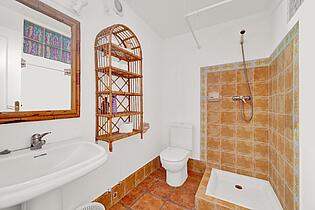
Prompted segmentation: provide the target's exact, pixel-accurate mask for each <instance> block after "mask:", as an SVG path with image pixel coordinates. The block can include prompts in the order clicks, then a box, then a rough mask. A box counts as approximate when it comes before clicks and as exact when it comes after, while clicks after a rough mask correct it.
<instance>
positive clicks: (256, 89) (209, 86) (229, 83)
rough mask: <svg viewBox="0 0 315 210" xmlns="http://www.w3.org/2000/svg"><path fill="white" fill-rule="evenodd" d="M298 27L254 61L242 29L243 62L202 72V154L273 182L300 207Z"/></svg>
mask: <svg viewBox="0 0 315 210" xmlns="http://www.w3.org/2000/svg"><path fill="white" fill-rule="evenodd" d="M298 31H299V26H298V24H297V25H296V26H295V27H294V28H293V29H292V30H291V31H290V32H289V33H288V34H287V36H286V37H285V38H284V39H283V41H282V42H281V43H280V44H279V46H278V47H277V48H276V49H275V50H274V52H273V53H272V54H271V56H270V57H268V58H264V59H258V60H251V61H245V58H246V48H245V50H244V39H245V46H246V36H250V34H248V35H246V36H245V38H244V34H245V31H242V32H241V42H240V44H241V46H240V58H242V57H243V58H244V62H243V61H242V62H239V63H229V64H222V65H216V66H207V67H202V68H201V71H200V72H201V75H200V79H201V87H200V91H201V93H200V94H201V101H200V105H201V107H200V110H201V114H200V117H201V119H200V120H201V122H200V125H201V144H200V145H201V147H200V151H201V159H202V160H203V161H205V162H206V163H207V166H208V168H211V169H220V170H224V171H228V172H232V173H236V174H241V175H246V176H249V177H254V178H258V179H260V180H266V181H269V183H270V185H271V186H272V189H273V191H274V192H275V194H276V196H277V198H278V200H279V202H280V203H281V206H282V208H283V209H288V210H293V209H296V210H297V209H299V190H298V186H299V139H298V126H299V119H298V98H299V95H298V88H299V85H298V84H299V81H298V72H299V66H298V44H299V39H298V38H299V37H298ZM236 35H237V34H236ZM242 55H243V56H242ZM209 176H210V175H209ZM209 183H210V182H209ZM236 184H237V183H236ZM205 187H206V186H205ZM202 199H205V197H202V196H201V198H200V199H199V198H198V197H196V201H197V203H198V202H199V200H202ZM209 202H210V201H209ZM265 202H268V201H265ZM197 205H198V204H197ZM197 209H198V208H197ZM275 209H277V208H275Z"/></svg>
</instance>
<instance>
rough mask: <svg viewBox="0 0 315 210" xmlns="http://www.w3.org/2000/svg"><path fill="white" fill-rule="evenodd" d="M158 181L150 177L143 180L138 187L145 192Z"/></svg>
mask: <svg viewBox="0 0 315 210" xmlns="http://www.w3.org/2000/svg"><path fill="white" fill-rule="evenodd" d="M157 181H158V179H157V178H156V177H154V176H148V177H147V178H145V180H143V181H142V182H141V183H140V184H139V185H138V186H137V187H139V188H143V189H144V190H148V189H149V188H150V187H151V186H152V185H153V184H154V183H155V182H157Z"/></svg>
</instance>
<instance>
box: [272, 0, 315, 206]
mask: <svg viewBox="0 0 315 210" xmlns="http://www.w3.org/2000/svg"><path fill="white" fill-rule="evenodd" d="M314 8H315V1H312V0H305V1H304V4H303V5H302V6H301V8H300V9H299V11H298V12H297V13H296V15H295V16H294V17H293V19H292V20H291V21H290V22H287V11H286V9H287V6H286V1H284V0H283V1H282V3H281V4H280V5H279V7H278V8H277V9H276V10H275V11H274V14H273V15H272V16H271V17H270V18H271V20H272V22H273V27H272V28H273V30H272V31H273V39H272V41H273V43H272V44H273V47H275V46H276V44H277V42H279V41H280V40H281V39H282V38H283V37H284V36H285V34H286V33H287V32H288V31H289V30H290V29H291V28H292V26H294V25H295V23H296V22H297V21H299V23H300V35H299V36H300V52H299V53H300V130H299V133H300V202H301V206H300V209H302V210H312V209H315V200H314V198H313V197H314V196H313V195H314V194H315V187H314V186H315V183H314V177H315V167H314V163H315V153H314V148H315V141H314V139H313V136H314V132H313V131H314V126H313V124H314V117H315V115H314V107H315V100H314V98H312V97H310V96H312V95H314V89H315V83H314V78H315V71H314V46H315V28H314V19H315V13H314Z"/></svg>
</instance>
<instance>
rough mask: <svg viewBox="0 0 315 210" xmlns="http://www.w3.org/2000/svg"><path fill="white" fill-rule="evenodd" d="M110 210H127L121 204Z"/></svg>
mask: <svg viewBox="0 0 315 210" xmlns="http://www.w3.org/2000/svg"><path fill="white" fill-rule="evenodd" d="M110 210H127V208H126V207H125V206H124V205H123V204H121V203H116V204H115V205H114V206H112V207H111V208H110Z"/></svg>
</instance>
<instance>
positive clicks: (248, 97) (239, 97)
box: [232, 96, 252, 103]
mask: <svg viewBox="0 0 315 210" xmlns="http://www.w3.org/2000/svg"><path fill="white" fill-rule="evenodd" d="M232 100H233V101H242V102H243V103H247V101H251V100H252V97H251V96H232Z"/></svg>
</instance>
